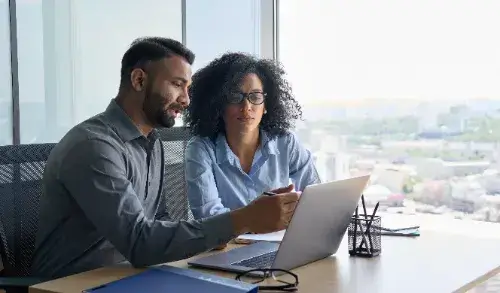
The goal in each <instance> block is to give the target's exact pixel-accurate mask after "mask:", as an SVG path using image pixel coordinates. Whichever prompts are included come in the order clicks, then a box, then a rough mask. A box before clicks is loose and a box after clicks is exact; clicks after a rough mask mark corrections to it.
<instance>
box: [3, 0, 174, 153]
mask: <svg viewBox="0 0 500 293" xmlns="http://www.w3.org/2000/svg"><path fill="white" fill-rule="evenodd" d="M16 3H17V25H18V27H17V30H18V36H17V37H18V49H19V52H18V55H19V94H20V115H21V118H20V119H21V125H20V126H21V128H20V131H21V143H35V142H49V141H58V140H59V139H60V138H61V137H62V136H63V135H64V134H65V133H66V132H67V131H68V130H69V129H70V128H71V127H72V126H74V125H75V124H77V123H78V122H80V121H82V120H84V119H87V118H89V117H91V116H93V115H95V114H97V113H99V112H101V111H103V110H105V108H106V106H107V104H108V103H109V101H110V99H111V98H113V97H114V96H115V95H116V94H117V91H118V85H119V79H120V61H121V57H122V55H123V53H124V52H125V50H126V49H127V47H128V46H129V45H130V43H131V41H132V40H134V39H135V38H137V37H141V36H150V35H155V36H164V37H171V38H175V39H177V40H181V39H182V9H181V0H142V1H136V0H106V1H101V0H85V1H79V0H64V1H59V0H43V1H42V0H17V1H16ZM2 28H3V27H2ZM0 37H1V36H0ZM2 40H3V39H2ZM3 44H4V42H2V46H3ZM1 58H3V56H1ZM2 68H3V67H2ZM0 70H3V69H0ZM2 81H3V80H2ZM2 88H3V87H2ZM0 99H1V98H0Z"/></svg>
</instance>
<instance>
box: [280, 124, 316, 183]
mask: <svg viewBox="0 0 500 293" xmlns="http://www.w3.org/2000/svg"><path fill="white" fill-rule="evenodd" d="M288 146H289V149H290V179H292V182H293V183H294V184H295V188H296V189H297V190H300V191H303V190H304V188H306V186H307V185H311V184H315V183H319V182H320V178H319V175H318V172H317V170H316V166H315V165H314V160H313V156H312V154H311V152H310V151H309V150H308V149H306V148H305V147H304V146H303V145H302V144H301V143H300V141H299V140H298V138H297V136H296V135H295V134H293V133H290V134H289V141H288Z"/></svg>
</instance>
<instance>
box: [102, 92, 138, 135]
mask: <svg viewBox="0 0 500 293" xmlns="http://www.w3.org/2000/svg"><path fill="white" fill-rule="evenodd" d="M104 115H105V116H106V117H107V118H108V121H109V122H110V124H111V125H112V126H113V128H114V129H115V131H116V132H117V133H118V135H119V136H120V137H121V139H123V140H124V141H125V142H127V141H131V140H133V139H136V138H138V137H141V136H143V135H142V133H141V132H140V131H139V129H138V128H137V126H136V125H135V124H134V122H133V121H132V119H130V117H129V116H128V115H127V113H125V111H123V109H122V108H121V107H120V106H119V105H118V104H117V103H116V101H115V100H114V99H113V100H111V102H110V103H109V105H108V107H107V108H106V111H105V112H104Z"/></svg>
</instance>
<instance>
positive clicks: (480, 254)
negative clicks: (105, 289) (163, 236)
mask: <svg viewBox="0 0 500 293" xmlns="http://www.w3.org/2000/svg"><path fill="white" fill-rule="evenodd" d="M234 247H236V245H231V246H230V247H228V249H232V248H234ZM499 249H500V240H499V239H489V238H473V237H468V236H464V235H458V234H443V233H442V232H436V231H422V236H421V237H419V238H406V237H388V236H384V237H383V239H382V254H381V255H380V256H379V257H377V258H373V259H363V258H355V257H349V254H348V253H347V243H346V241H344V242H343V243H342V245H341V247H340V248H339V251H338V253H337V254H336V255H334V256H332V257H328V258H326V259H323V260H319V261H317V262H315V263H312V264H309V265H306V266H303V267H300V268H297V269H295V270H294V272H295V273H297V274H298V275H299V282H300V285H299V292H308V293H309V292H317V293H321V292H384V293H390V292H453V291H455V292H466V291H467V290H469V289H471V288H472V287H474V286H476V285H478V284H479V283H482V282H483V281H484V280H486V279H488V278H489V277H491V276H493V275H495V274H496V273H498V272H500V253H498V251H499ZM170 265H174V266H178V267H188V266H187V262H186V261H179V262H174V263H170ZM139 271H140V270H137V269H133V268H130V267H128V266H124V265H122V266H116V267H106V268H101V269H97V270H93V271H89V272H85V273H81V274H77V275H73V276H69V277H66V278H62V279H58V280H53V281H50V282H46V283H42V284H38V285H35V286H33V287H32V288H30V290H29V292H31V293H55V292H57V293H59V292H81V291H82V290H83V289H86V288H91V287H94V286H97V285H101V284H104V283H108V282H111V281H114V280H118V279H120V278H123V277H125V276H129V275H132V274H136V273H137V272H139ZM204 271H206V272H211V273H214V274H218V275H222V276H227V277H230V278H233V277H234V275H233V274H230V273H224V272H218V271H208V270H204Z"/></svg>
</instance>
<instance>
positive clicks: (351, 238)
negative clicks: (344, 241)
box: [347, 214, 382, 257]
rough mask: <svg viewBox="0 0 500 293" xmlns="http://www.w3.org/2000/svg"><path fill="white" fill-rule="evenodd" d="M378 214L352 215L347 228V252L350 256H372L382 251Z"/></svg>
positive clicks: (380, 221) (380, 222)
mask: <svg viewBox="0 0 500 293" xmlns="http://www.w3.org/2000/svg"><path fill="white" fill-rule="evenodd" d="M381 224H382V219H381V218H380V216H373V218H372V216H371V215H368V216H366V215H363V214H360V215H358V216H357V217H355V216H353V217H352V218H351V222H350V223H349V228H348V229H347V237H348V246H349V254H350V255H351V256H361V257H374V256H378V255H380V252H381V251H382V235H381V234H380V227H381Z"/></svg>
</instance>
